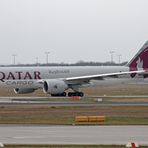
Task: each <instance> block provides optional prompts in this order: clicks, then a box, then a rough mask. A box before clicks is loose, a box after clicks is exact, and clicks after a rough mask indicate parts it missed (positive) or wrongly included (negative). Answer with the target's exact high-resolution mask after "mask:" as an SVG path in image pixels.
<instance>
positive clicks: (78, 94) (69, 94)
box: [51, 92, 84, 97]
mask: <svg viewBox="0 0 148 148" xmlns="http://www.w3.org/2000/svg"><path fill="white" fill-rule="evenodd" d="M66 95H67V94H66V92H63V93H60V94H51V96H52V97H66ZM83 96H84V93H83V92H69V93H68V97H83Z"/></svg>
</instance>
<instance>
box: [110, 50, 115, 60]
mask: <svg viewBox="0 0 148 148" xmlns="http://www.w3.org/2000/svg"><path fill="white" fill-rule="evenodd" d="M114 53H115V51H110V55H111V63H113V62H114V61H113V56H114Z"/></svg>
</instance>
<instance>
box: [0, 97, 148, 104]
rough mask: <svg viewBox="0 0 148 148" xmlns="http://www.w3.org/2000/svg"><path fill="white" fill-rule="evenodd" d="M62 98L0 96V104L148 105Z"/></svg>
mask: <svg viewBox="0 0 148 148" xmlns="http://www.w3.org/2000/svg"><path fill="white" fill-rule="evenodd" d="M99 97H100V96H98V98H99ZM106 97H109V98H113V96H104V98H106ZM117 97H119V96H116V97H115V98H117ZM120 97H121V96H120ZM120 97H119V98H120ZM128 97H129V98H130V97H131V98H133V97H134V96H124V98H128ZM139 97H140V96H139ZM141 97H142V96H141ZM147 97H148V96H143V97H142V98H147ZM87 98H91V97H86V99H87ZM94 98H96V97H94ZM100 98H101V97H100ZM102 98H103V97H102ZM50 99H52V100H50ZM54 99H59V101H57V100H56V101H53V100H54ZM61 99H62V98H57V97H56V98H53V97H0V105H21V104H22V105H23V104H28V105H38V104H46V105H48V106H148V102H108V101H99V102H98V101H88V102H87V101H84V100H83V101H81V100H80V101H79V100H75V101H73V100H68V101H63V100H61Z"/></svg>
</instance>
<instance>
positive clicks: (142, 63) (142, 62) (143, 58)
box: [128, 41, 148, 78]
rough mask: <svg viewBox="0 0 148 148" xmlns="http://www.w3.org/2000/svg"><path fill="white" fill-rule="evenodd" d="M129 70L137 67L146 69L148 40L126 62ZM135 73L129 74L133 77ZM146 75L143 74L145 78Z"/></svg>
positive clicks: (147, 63)
mask: <svg viewBox="0 0 148 148" xmlns="http://www.w3.org/2000/svg"><path fill="white" fill-rule="evenodd" d="M128 66H129V68H130V71H136V70H139V69H148V41H147V42H146V43H145V44H144V45H143V47H142V48H141V49H140V50H139V52H138V53H137V54H136V55H135V56H134V58H133V59H132V60H131V61H130V62H129V63H128ZM135 76H136V73H133V74H131V77H132V78H134V77H135ZM147 77H148V76H146V75H145V76H144V78H147Z"/></svg>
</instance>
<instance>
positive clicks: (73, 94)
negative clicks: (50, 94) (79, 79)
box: [68, 92, 84, 97]
mask: <svg viewBox="0 0 148 148" xmlns="http://www.w3.org/2000/svg"><path fill="white" fill-rule="evenodd" d="M74 96H78V97H83V96H84V93H83V92H69V93H68V97H74Z"/></svg>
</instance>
